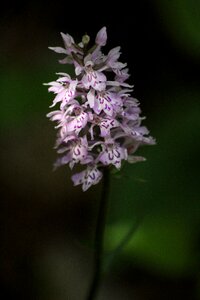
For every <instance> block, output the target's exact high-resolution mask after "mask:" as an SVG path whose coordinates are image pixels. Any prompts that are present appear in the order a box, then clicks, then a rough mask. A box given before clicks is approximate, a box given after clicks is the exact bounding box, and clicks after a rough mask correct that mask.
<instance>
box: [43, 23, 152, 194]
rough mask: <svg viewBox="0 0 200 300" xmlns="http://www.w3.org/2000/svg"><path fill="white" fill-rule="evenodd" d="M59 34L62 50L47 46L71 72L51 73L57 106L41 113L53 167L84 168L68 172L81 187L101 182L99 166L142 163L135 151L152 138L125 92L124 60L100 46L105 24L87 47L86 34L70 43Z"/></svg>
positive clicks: (136, 103) (134, 102) (127, 90)
mask: <svg viewBox="0 0 200 300" xmlns="http://www.w3.org/2000/svg"><path fill="white" fill-rule="evenodd" d="M61 35H62V38H63V42H64V48H62V47H53V48H52V47H50V49H52V50H54V51H55V52H57V53H60V54H65V58H64V59H63V60H61V61H60V62H61V63H69V64H72V65H73V67H74V74H75V75H74V76H72V77H71V76H70V75H68V74H67V73H57V74H58V75H59V78H58V79H57V80H56V81H52V82H49V83H47V84H46V85H48V86H49V88H48V91H49V92H53V93H54V94H55V98H54V99H53V103H52V105H51V106H50V107H54V106H56V105H58V104H59V109H56V110H54V111H52V112H50V113H48V115H47V117H48V118H50V120H51V121H53V122H55V123H56V126H55V128H56V129H58V136H57V140H56V146H55V148H56V149H57V152H58V154H59V155H60V157H59V158H58V159H57V161H56V162H55V164H54V166H55V168H57V167H58V166H62V165H66V164H67V165H69V167H70V168H71V169H73V167H74V165H75V164H80V165H81V166H86V169H85V170H83V171H82V172H80V173H78V174H74V175H73V176H72V181H73V182H74V185H79V184H81V185H82V189H83V191H86V190H87V189H88V188H90V187H91V186H92V185H95V184H97V183H98V182H99V181H100V180H101V178H102V176H103V175H102V172H101V170H102V168H116V169H120V168H121V165H122V161H127V162H129V163H135V162H139V161H144V160H145V158H143V157H141V156H135V152H136V151H137V149H138V147H139V146H141V145H147V144H148V145H153V144H155V141H154V139H153V138H152V137H151V136H149V131H148V129H147V128H146V127H145V126H142V125H141V123H142V120H143V119H144V118H143V117H141V116H140V114H141V109H140V107H139V101H138V100H136V99H135V98H133V97H132V96H131V93H132V91H133V89H132V88H133V85H130V84H128V83H127V82H126V80H127V79H128V78H129V74H128V69H127V67H126V66H127V64H126V63H122V62H120V61H119V60H118V59H119V57H120V54H121V52H120V47H115V48H113V49H111V50H110V51H109V52H108V54H104V53H103V52H102V50H101V47H102V46H105V44H106V41H107V32H106V27H103V28H102V29H101V30H100V31H99V32H98V33H97V36H96V39H95V44H94V45H93V46H92V47H91V48H88V45H89V44H88V43H89V40H90V38H89V36H84V37H83V39H82V41H81V42H80V43H78V44H76V43H75V41H74V39H73V37H71V36H70V35H69V34H64V33H61ZM107 78H109V79H110V80H108V79H107Z"/></svg>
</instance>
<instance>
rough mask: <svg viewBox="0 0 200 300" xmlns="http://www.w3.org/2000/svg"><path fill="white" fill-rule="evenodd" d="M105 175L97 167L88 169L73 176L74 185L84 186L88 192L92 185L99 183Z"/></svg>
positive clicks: (84, 189)
mask: <svg viewBox="0 0 200 300" xmlns="http://www.w3.org/2000/svg"><path fill="white" fill-rule="evenodd" d="M102 176H103V174H102V172H100V171H99V170H98V169H97V167H96V166H94V167H90V166H89V167H88V168H87V169H86V170H84V171H82V172H80V173H77V174H74V175H73V176H72V181H73V183H74V185H79V184H82V189H83V191H84V192H85V191H87V190H88V189H89V188H90V187H91V186H92V185H94V184H97V183H99V181H100V180H101V178H102Z"/></svg>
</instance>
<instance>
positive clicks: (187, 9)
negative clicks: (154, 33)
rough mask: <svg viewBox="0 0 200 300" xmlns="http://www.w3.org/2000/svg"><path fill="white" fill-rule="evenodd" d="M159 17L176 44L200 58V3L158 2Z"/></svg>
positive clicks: (179, 0) (195, 0)
mask: <svg viewBox="0 0 200 300" xmlns="http://www.w3.org/2000/svg"><path fill="white" fill-rule="evenodd" d="M155 3H156V5H157V7H158V15H159V17H160V19H161V22H162V23H163V24H164V26H165V27H166V28H167V30H168V32H169V33H170V36H171V37H172V38H173V40H174V41H175V43H176V44H177V45H179V46H180V47H181V48H183V49H184V50H186V51H187V52H188V53H190V55H192V56H196V57H200V1H198V0H175V1H173V0H172V1H170V0H162V1H160V0H156V1H155Z"/></svg>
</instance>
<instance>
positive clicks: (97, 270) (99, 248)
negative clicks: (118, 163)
mask: <svg viewBox="0 0 200 300" xmlns="http://www.w3.org/2000/svg"><path fill="white" fill-rule="evenodd" d="M108 193H109V170H108V169H107V168H105V169H104V174H103V186H102V194H101V199H100V204H99V211H98V217H97V225H96V232H95V241H94V248H95V253H94V261H95V262H94V263H95V265H94V274H93V278H92V282H91V286H90V289H89V293H88V296H87V298H86V299H87V300H94V299H95V297H96V294H97V291H98V288H99V284H100V280H101V276H102V267H103V266H102V263H103V242H104V231H105V225H106V212H107V206H108Z"/></svg>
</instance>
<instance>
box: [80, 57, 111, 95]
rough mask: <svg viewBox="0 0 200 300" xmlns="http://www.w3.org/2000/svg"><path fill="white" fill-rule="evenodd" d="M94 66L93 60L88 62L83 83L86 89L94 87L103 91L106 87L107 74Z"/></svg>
mask: <svg viewBox="0 0 200 300" xmlns="http://www.w3.org/2000/svg"><path fill="white" fill-rule="evenodd" d="M92 66H93V63H92V62H91V61H88V62H87V63H86V65H85V75H83V78H82V84H83V86H84V87H85V88H86V89H89V88H90V87H92V88H93V89H95V90H97V91H103V90H105V88H106V76H105V75H104V74H103V73H102V72H100V71H94V70H93V68H92Z"/></svg>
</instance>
